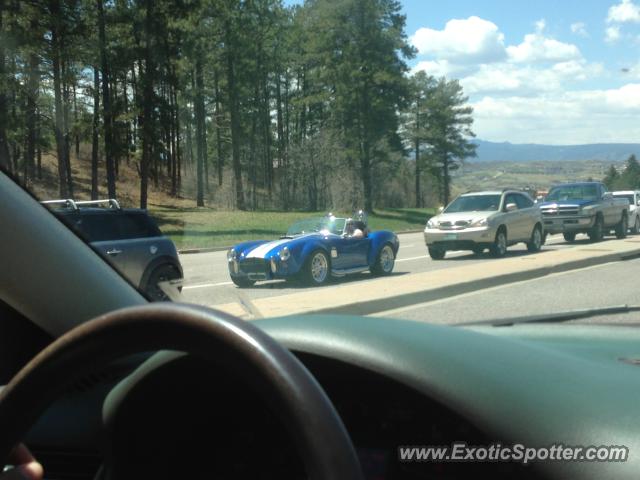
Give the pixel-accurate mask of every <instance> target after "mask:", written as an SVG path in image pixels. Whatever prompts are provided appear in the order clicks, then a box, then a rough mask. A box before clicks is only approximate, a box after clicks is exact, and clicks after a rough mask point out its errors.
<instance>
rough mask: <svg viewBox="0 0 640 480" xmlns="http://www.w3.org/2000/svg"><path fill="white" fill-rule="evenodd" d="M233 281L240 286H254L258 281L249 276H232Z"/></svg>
mask: <svg viewBox="0 0 640 480" xmlns="http://www.w3.org/2000/svg"><path fill="white" fill-rule="evenodd" d="M231 281H232V282H233V283H235V284H236V286H238V287H240V288H249V287H253V285H254V284H255V283H256V281H255V280H250V279H248V278H247V277H231Z"/></svg>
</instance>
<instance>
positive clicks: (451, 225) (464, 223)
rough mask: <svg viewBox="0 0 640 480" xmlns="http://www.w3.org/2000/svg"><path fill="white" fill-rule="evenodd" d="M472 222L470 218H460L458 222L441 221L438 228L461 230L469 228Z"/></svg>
mask: <svg viewBox="0 0 640 480" xmlns="http://www.w3.org/2000/svg"><path fill="white" fill-rule="evenodd" d="M470 223H471V222H469V221H468V220H458V221H457V222H440V223H439V224H438V228H439V229H440V230H460V229H462V228H467V227H468V226H469V224H470Z"/></svg>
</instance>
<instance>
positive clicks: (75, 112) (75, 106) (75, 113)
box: [73, 82, 80, 160]
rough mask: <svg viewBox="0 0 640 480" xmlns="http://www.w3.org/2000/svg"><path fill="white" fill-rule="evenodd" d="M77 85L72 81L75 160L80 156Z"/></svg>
mask: <svg viewBox="0 0 640 480" xmlns="http://www.w3.org/2000/svg"><path fill="white" fill-rule="evenodd" d="M76 87H77V85H76V82H73V132H74V134H75V135H74V139H75V147H76V160H78V159H79V158H80V129H79V125H78V95H77V88H76Z"/></svg>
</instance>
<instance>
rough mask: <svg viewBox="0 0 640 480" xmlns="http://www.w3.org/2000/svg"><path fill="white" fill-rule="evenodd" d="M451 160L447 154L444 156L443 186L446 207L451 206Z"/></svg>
mask: <svg viewBox="0 0 640 480" xmlns="http://www.w3.org/2000/svg"><path fill="white" fill-rule="evenodd" d="M449 180H450V179H449V158H448V155H447V154H445V155H444V159H443V164H442V184H443V192H442V194H443V196H444V205H445V206H446V205H448V204H449V195H450V193H451V192H450V191H449V183H450V181H449Z"/></svg>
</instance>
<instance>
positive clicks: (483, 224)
mask: <svg viewBox="0 0 640 480" xmlns="http://www.w3.org/2000/svg"><path fill="white" fill-rule="evenodd" d="M487 225H489V221H488V220H487V219H486V218H481V219H480V220H476V221H475V222H472V223H471V225H469V226H470V227H486V226H487Z"/></svg>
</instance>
